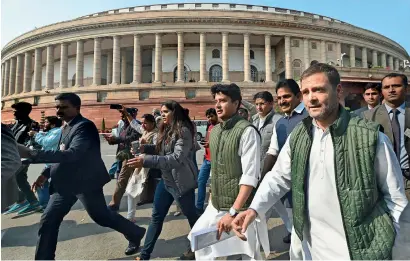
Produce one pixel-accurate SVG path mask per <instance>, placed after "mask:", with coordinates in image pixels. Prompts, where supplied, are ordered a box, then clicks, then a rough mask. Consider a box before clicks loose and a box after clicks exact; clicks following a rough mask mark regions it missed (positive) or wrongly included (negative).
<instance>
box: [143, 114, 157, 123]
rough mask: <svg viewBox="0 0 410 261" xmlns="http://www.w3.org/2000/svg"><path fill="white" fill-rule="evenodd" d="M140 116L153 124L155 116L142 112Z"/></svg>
mask: <svg viewBox="0 0 410 261" xmlns="http://www.w3.org/2000/svg"><path fill="white" fill-rule="evenodd" d="M142 118H144V119H145V120H146V121H148V122H151V123H154V124H155V117H154V115H152V114H148V113H147V114H144V115H142Z"/></svg>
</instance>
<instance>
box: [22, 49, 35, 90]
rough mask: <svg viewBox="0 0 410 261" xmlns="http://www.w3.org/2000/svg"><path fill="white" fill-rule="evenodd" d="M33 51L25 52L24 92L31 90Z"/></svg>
mask: <svg viewBox="0 0 410 261" xmlns="http://www.w3.org/2000/svg"><path fill="white" fill-rule="evenodd" d="M32 60H33V53H32V52H30V51H29V52H26V53H25V54H24V80H23V89H24V92H30V91H31V70H32V69H31V68H32V65H31V63H32Z"/></svg>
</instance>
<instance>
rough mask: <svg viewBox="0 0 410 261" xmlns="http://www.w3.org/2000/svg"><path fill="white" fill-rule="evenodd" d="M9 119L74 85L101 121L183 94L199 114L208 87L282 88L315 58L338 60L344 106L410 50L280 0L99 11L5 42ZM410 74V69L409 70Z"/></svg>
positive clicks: (37, 109)
mask: <svg viewBox="0 0 410 261" xmlns="http://www.w3.org/2000/svg"><path fill="white" fill-rule="evenodd" d="M1 54H2V60H1V70H2V85H1V90H2V92H1V93H2V114H3V115H2V121H3V122H8V121H11V120H12V119H13V115H12V110H11V105H12V104H13V103H16V102H19V101H26V102H29V103H32V104H33V105H34V107H33V112H32V114H31V116H32V118H34V119H36V120H40V117H41V112H42V111H43V113H45V114H46V115H55V110H54V97H55V95H56V94H58V93H60V92H75V93H77V94H78V95H79V96H80V97H81V99H82V103H83V105H82V109H81V111H82V114H83V115H84V116H85V117H87V118H89V119H91V120H93V121H94V122H95V123H96V125H97V127H98V128H101V126H102V121H103V119H104V121H105V124H106V126H107V127H108V128H110V127H112V126H113V125H115V124H116V123H117V121H118V119H119V114H118V112H117V111H115V110H110V109H109V104H113V103H120V104H125V105H126V106H133V107H137V108H138V109H139V115H140V116H141V115H142V114H141V113H151V111H152V109H153V108H159V107H160V104H161V102H163V101H164V100H167V99H174V100H177V101H178V102H180V103H181V104H182V106H184V107H187V108H189V109H190V111H191V117H192V118H195V119H201V118H205V115H204V114H205V110H206V109H208V108H210V107H213V102H212V97H211V95H210V87H211V86H212V85H213V84H215V83H217V82H222V83H229V82H233V83H236V84H237V85H239V86H240V87H241V90H242V94H243V97H244V98H245V99H248V100H251V99H252V96H253V94H255V93H256V92H259V91H263V90H269V91H271V92H272V93H274V92H275V85H276V83H277V82H278V81H279V80H281V79H285V78H293V79H295V80H298V79H299V78H300V75H301V73H302V72H303V70H304V69H306V68H308V67H309V65H310V64H311V63H313V62H316V61H317V62H325V63H329V64H332V65H334V66H336V67H337V69H338V70H339V73H340V74H341V77H342V86H343V90H344V92H343V93H344V98H343V100H342V101H341V102H342V103H343V102H344V103H345V106H346V107H350V108H351V109H356V108H357V107H359V106H360V105H361V103H362V104H363V101H362V98H361V93H362V92H363V87H364V85H365V84H366V83H368V82H379V81H380V79H381V78H382V77H383V76H384V75H386V74H387V73H390V72H393V71H400V70H403V69H402V68H403V66H404V61H405V60H409V55H408V53H407V52H406V50H405V49H404V48H403V47H402V46H400V45H399V44H398V43H396V42H395V41H393V40H391V39H389V38H387V37H384V36H383V35H380V34H377V33H374V32H371V31H368V30H365V29H362V28H358V27H356V26H353V25H351V24H348V23H345V22H342V21H339V20H336V19H333V18H329V17H325V16H322V15H316V14H312V13H307V12H303V11H296V10H289V9H283V8H277V7H268V6H255V5H242V4H221V3H219V4H212V3H202V4H201V3H191V4H189V3H184V4H162V5H150V6H137V7H129V8H123V9H116V10H110V11H105V12H99V13H95V14H91V15H87V16H83V17H80V18H77V19H74V20H70V21H64V22H59V23H55V24H51V25H48V26H44V27H41V28H36V29H35V30H32V31H30V32H27V33H25V34H23V35H21V36H19V37H17V38H15V39H14V40H12V41H11V42H9V43H8V44H7V45H6V46H5V47H4V48H3V50H2V53H1ZM405 73H406V74H407V75H410V73H409V72H408V71H407V72H405Z"/></svg>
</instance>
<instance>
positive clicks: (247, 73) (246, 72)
mask: <svg viewBox="0 0 410 261" xmlns="http://www.w3.org/2000/svg"><path fill="white" fill-rule="evenodd" d="M249 45H250V43H249V33H245V34H244V35H243V76H244V81H245V82H251V81H252V80H251V64H250V63H251V60H250V46H249Z"/></svg>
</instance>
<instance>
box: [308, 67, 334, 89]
mask: <svg viewBox="0 0 410 261" xmlns="http://www.w3.org/2000/svg"><path fill="white" fill-rule="evenodd" d="M316 73H324V74H325V75H326V76H327V79H328V80H329V82H330V84H331V85H332V87H333V88H334V89H336V87H337V86H338V85H339V84H340V74H339V72H338V71H337V70H336V68H335V67H333V66H331V65H329V64H327V63H315V64H313V65H311V66H310V67H309V68H307V69H306V70H305V71H304V72H303V73H302V76H301V77H300V82H301V83H302V82H303V80H304V79H305V78H306V77H309V76H311V75H314V74H316Z"/></svg>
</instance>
